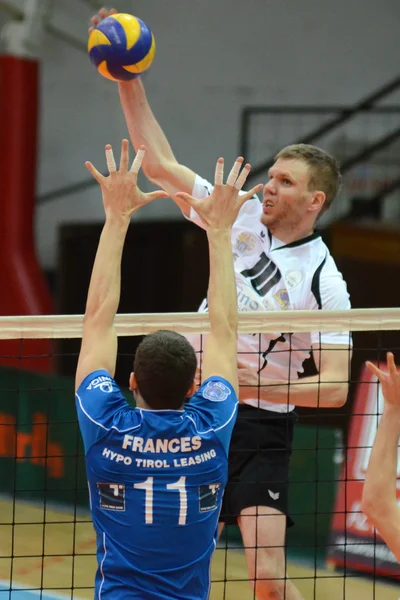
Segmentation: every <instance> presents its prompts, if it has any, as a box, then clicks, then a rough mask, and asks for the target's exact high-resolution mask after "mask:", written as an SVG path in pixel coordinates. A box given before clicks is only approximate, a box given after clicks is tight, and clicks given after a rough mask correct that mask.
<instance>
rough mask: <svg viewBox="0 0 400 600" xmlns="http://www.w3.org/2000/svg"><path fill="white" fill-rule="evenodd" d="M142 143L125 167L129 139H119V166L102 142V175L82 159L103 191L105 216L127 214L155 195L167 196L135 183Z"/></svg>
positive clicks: (155, 198) (151, 199)
mask: <svg viewBox="0 0 400 600" xmlns="http://www.w3.org/2000/svg"><path fill="white" fill-rule="evenodd" d="M145 151H146V150H145V147H144V146H141V147H140V148H139V150H138V153H137V155H136V157H135V160H134V161H133V163H132V166H131V168H130V169H129V168H128V167H129V164H128V163H129V142H128V140H123V141H122V147H121V160H120V165H119V170H117V166H116V164H115V158H114V153H113V150H112V147H111V146H110V144H107V146H106V161H107V167H108V172H109V175H108V177H105V176H104V175H102V174H101V173H99V171H98V170H97V169H96V167H94V166H93V165H92V163H91V162H86V163H85V166H86V168H87V169H88V170H89V172H90V173H91V174H92V175H93V177H94V178H95V179H96V181H97V182H98V183H99V184H100V187H101V191H102V194H103V204H104V210H105V212H106V216H110V215H115V214H116V215H118V216H123V217H130V216H131V215H132V214H133V213H134V212H136V211H137V210H138V209H139V208H140V207H141V206H144V205H145V204H148V203H149V202H152V201H153V200H157V198H168V197H169V196H168V194H167V193H165V192H162V191H160V190H159V191H156V192H151V193H149V194H144V193H143V192H142V191H141V190H140V189H139V188H138V186H137V177H138V173H139V171H140V167H141V165H142V161H143V157H144V154H145Z"/></svg>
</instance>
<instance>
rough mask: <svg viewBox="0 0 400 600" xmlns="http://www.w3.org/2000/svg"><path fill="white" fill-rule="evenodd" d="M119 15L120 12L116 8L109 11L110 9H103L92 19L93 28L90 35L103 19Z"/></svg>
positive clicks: (90, 28) (90, 29)
mask: <svg viewBox="0 0 400 600" xmlns="http://www.w3.org/2000/svg"><path fill="white" fill-rule="evenodd" d="M117 13H118V11H117V9H116V8H111V9H110V10H108V8H101V9H100V10H99V12H98V13H97V14H95V15H94V17H92V18H91V19H90V22H91V23H92V26H91V27H89V33H91V32H92V31H93V29H94V28H95V27H97V25H98V24H99V23H100V22H101V21H103V19H106V18H107V17H109V16H110V15H116V14H117Z"/></svg>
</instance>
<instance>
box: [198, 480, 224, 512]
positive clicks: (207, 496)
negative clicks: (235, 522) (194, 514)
mask: <svg viewBox="0 0 400 600" xmlns="http://www.w3.org/2000/svg"><path fill="white" fill-rule="evenodd" d="M220 489H221V484H220V483H209V484H208V485H201V486H200V487H199V508H200V512H205V511H207V510H214V509H215V508H217V504H218V496H219V491H220Z"/></svg>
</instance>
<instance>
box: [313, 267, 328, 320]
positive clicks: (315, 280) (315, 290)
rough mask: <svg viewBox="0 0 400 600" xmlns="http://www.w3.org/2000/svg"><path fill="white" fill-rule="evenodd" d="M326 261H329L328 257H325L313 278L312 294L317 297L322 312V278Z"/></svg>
mask: <svg viewBox="0 0 400 600" xmlns="http://www.w3.org/2000/svg"><path fill="white" fill-rule="evenodd" d="M326 259H327V256H325V258H324V260H323V261H322V263H321V264H320V265H319V267H318V269H317V270H316V271H315V273H314V275H313V278H312V282H311V292H312V293H313V294H314V296H315V299H316V301H317V304H318V308H319V310H322V300H321V289H320V278H321V271H322V269H323V267H324V264H325V263H326Z"/></svg>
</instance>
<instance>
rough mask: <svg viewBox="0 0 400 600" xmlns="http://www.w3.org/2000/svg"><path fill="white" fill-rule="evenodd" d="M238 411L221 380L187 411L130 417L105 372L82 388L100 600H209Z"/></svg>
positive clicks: (139, 412) (209, 384) (213, 380)
mask: <svg viewBox="0 0 400 600" xmlns="http://www.w3.org/2000/svg"><path fill="white" fill-rule="evenodd" d="M237 404H238V400H237V396H236V394H235V391H234V389H233V388H232V386H231V385H230V384H229V383H228V381H226V380H225V379H222V378H221V377H210V378H209V379H207V380H206V381H205V382H204V384H203V385H202V386H201V388H200V389H199V391H198V392H197V393H196V394H195V395H194V396H193V397H192V398H191V399H190V401H189V402H188V403H186V404H185V406H184V409H183V410H145V409H140V408H132V407H131V406H130V405H129V404H128V402H127V401H126V399H125V398H124V396H123V395H122V393H121V391H120V389H119V387H118V385H117V384H116V383H115V381H114V379H113V378H112V377H111V376H110V375H109V373H108V372H107V371H95V372H94V373H91V374H90V375H88V376H87V377H86V378H85V379H84V380H83V382H82V383H81V385H80V387H79V389H78V391H77V394H76V407H77V411H78V419H79V425H80V429H81V433H82V437H83V442H84V446H85V455H86V470H87V477H88V484H89V492H90V508H91V512H92V518H93V524H94V528H95V530H96V534H97V561H98V569H97V573H96V581H95V587H96V598H99V599H101V600H109V599H111V598H112V600H120V599H121V600H122V599H123V600H131V599H132V600H133V599H136V600H138V599H139V598H140V600H156V599H157V600H173V599H176V600H178V599H179V600H206V598H207V597H208V594H209V588H210V561H211V556H212V553H213V551H214V548H215V545H216V541H217V533H218V517H219V513H220V510H221V503H222V496H223V492H224V488H225V485H226V481H227V475H228V449H229V443H230V439H231V435H232V430H233V426H234V423H235V420H236V415H237Z"/></svg>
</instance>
